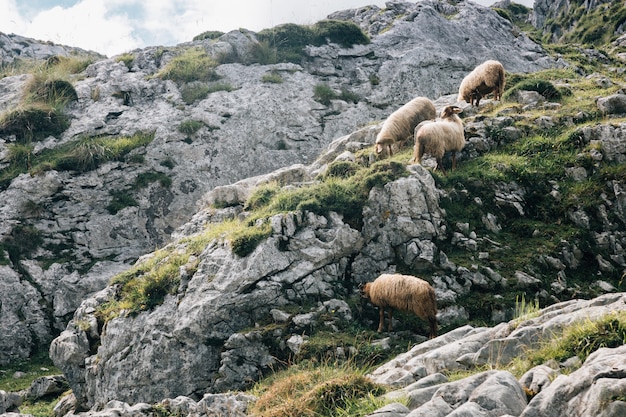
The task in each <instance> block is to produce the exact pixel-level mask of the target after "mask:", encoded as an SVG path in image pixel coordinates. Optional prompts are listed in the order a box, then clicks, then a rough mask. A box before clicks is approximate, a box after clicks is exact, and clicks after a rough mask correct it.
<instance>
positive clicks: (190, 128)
mask: <svg viewBox="0 0 626 417" xmlns="http://www.w3.org/2000/svg"><path fill="white" fill-rule="evenodd" d="M203 126H204V123H203V122H201V121H200V120H193V119H190V120H185V121H183V122H181V123H180V125H178V131H179V132H180V133H184V134H185V135H193V134H194V133H196V132H197V131H198V130H200V129H201V128H202V127H203Z"/></svg>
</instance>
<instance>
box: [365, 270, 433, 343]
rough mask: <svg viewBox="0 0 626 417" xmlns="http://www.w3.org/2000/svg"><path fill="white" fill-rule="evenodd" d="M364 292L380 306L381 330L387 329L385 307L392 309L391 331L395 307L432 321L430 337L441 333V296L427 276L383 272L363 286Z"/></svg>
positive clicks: (379, 323)
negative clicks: (438, 316) (439, 327)
mask: <svg viewBox="0 0 626 417" xmlns="http://www.w3.org/2000/svg"><path fill="white" fill-rule="evenodd" d="M361 295H363V296H364V297H365V298H367V299H368V300H369V301H370V302H371V303H372V304H374V305H376V306H378V307H379V308H380V312H379V314H380V320H379V322H378V332H379V333H380V332H382V331H383V327H384V321H385V308H387V309H389V326H388V330H389V331H392V330H391V329H392V321H393V309H394V308H395V309H398V310H403V311H409V312H413V313H415V314H416V315H417V316H418V317H421V318H422V319H424V320H428V324H429V325H430V337H431V338H433V337H435V336H437V299H436V297H435V290H434V289H433V287H432V286H431V285H430V284H429V283H428V282H426V281H424V280H423V279H420V278H417V277H414V276H411V275H400V274H382V275H381V276H379V277H378V278H376V279H375V280H374V281H373V282H368V283H366V284H365V285H363V287H361Z"/></svg>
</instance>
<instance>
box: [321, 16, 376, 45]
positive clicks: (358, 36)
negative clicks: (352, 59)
mask: <svg viewBox="0 0 626 417" xmlns="http://www.w3.org/2000/svg"><path fill="white" fill-rule="evenodd" d="M313 37H314V39H313V41H314V43H315V44H316V45H323V44H325V43H327V42H331V43H338V44H339V45H341V46H343V47H344V48H350V47H352V46H353V45H366V44H368V43H370V39H369V37H368V36H367V35H366V34H365V33H364V32H363V31H362V30H361V28H360V27H359V26H357V25H356V24H355V23H354V22H351V21H345V20H322V21H319V22H317V23H316V24H314V25H313Z"/></svg>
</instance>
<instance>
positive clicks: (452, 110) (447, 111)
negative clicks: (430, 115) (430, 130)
mask: <svg viewBox="0 0 626 417" xmlns="http://www.w3.org/2000/svg"><path fill="white" fill-rule="evenodd" d="M462 111H463V109H462V108H460V107H458V106H446V107H445V108H444V109H443V110H442V111H441V118H442V119H445V118H446V117H450V116H452V115H453V114H458V113H461V112H462Z"/></svg>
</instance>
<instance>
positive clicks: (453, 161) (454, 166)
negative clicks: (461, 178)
mask: <svg viewBox="0 0 626 417" xmlns="http://www.w3.org/2000/svg"><path fill="white" fill-rule="evenodd" d="M455 169H456V151H452V170H455Z"/></svg>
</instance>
